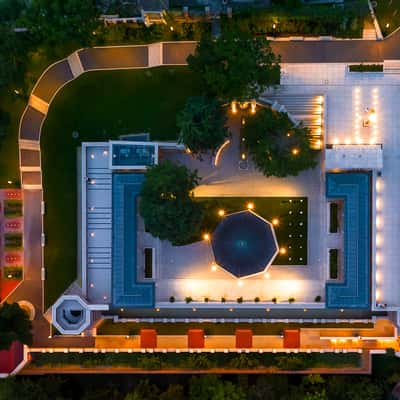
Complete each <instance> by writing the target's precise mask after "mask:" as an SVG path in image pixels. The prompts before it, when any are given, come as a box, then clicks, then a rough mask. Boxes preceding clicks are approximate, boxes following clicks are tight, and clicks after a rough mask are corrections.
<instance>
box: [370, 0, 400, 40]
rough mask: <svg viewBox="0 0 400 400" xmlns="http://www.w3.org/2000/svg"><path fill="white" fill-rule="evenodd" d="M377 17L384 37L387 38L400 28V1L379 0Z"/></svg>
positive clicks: (376, 10)
mask: <svg viewBox="0 0 400 400" xmlns="http://www.w3.org/2000/svg"><path fill="white" fill-rule="evenodd" d="M377 3H378V5H377V6H376V8H375V15H376V17H377V18H378V22H379V25H380V27H381V30H382V33H383V36H387V35H389V34H390V33H392V32H393V31H394V30H396V29H397V28H398V27H399V26H400V0H377Z"/></svg>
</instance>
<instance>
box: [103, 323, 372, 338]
mask: <svg viewBox="0 0 400 400" xmlns="http://www.w3.org/2000/svg"><path fill="white" fill-rule="evenodd" d="M192 328H193V329H196V328H201V329H204V333H205V334H206V335H234V334H235V331H236V329H251V330H252V331H253V334H254V335H281V334H282V333H283V330H284V329H294V328H338V329H340V328H351V329H367V328H373V324H371V323H367V324H363V323H354V324H346V323H339V324H337V323H325V324H312V323H303V324H296V323H280V322H279V323H278V322H277V323H265V324H264V323H259V322H254V323H229V322H223V323H210V322H202V323H185V322H174V323H164V322H162V323H161V322H160V323H157V322H154V323H138V322H125V323H122V322H119V323H114V322H112V321H108V320H105V321H104V322H103V323H102V324H101V325H100V326H99V327H98V328H97V334H98V335H124V336H125V335H138V334H139V331H140V329H156V330H157V333H158V334H160V335H186V334H187V331H188V329H192Z"/></svg>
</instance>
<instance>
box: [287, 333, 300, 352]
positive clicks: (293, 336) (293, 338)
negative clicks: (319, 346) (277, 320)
mask: <svg viewBox="0 0 400 400" xmlns="http://www.w3.org/2000/svg"><path fill="white" fill-rule="evenodd" d="M283 346H284V347H286V348H289V349H296V348H299V347H300V329H285V330H284V334H283Z"/></svg>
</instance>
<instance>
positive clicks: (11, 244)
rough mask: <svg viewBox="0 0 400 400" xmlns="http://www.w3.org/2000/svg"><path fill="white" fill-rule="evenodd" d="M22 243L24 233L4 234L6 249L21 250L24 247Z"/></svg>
mask: <svg viewBox="0 0 400 400" xmlns="http://www.w3.org/2000/svg"><path fill="white" fill-rule="evenodd" d="M22 245H23V242H22V233H5V234H4V248H5V249H6V250H20V249H22Z"/></svg>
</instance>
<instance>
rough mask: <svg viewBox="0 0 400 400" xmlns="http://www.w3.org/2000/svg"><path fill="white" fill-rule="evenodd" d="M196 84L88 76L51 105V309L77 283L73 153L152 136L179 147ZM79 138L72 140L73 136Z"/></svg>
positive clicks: (180, 70)
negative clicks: (178, 119)
mask: <svg viewBox="0 0 400 400" xmlns="http://www.w3.org/2000/svg"><path fill="white" fill-rule="evenodd" d="M199 93H200V84H199V82H198V80H197V79H196V77H195V76H194V75H193V74H192V73H191V72H190V71H189V70H188V69H187V68H186V67H174V68H169V67H168V68H166V67H165V68H158V69H151V70H130V71H106V72H91V73H88V74H84V75H82V76H81V77H80V78H79V79H77V80H75V81H73V82H71V83H70V84H68V85H67V86H66V87H65V88H64V89H63V90H61V91H60V93H59V94H58V95H57V97H56V99H55V100H54V102H53V103H52V105H51V107H50V110H49V113H48V117H47V119H46V121H45V123H44V125H43V130H42V137H41V148H42V164H43V185H44V200H45V201H46V216H45V221H44V224H45V227H44V228H45V233H46V239H47V246H46V248H45V266H46V269H47V277H46V278H47V279H46V286H45V300H46V305H47V306H49V305H51V304H52V303H53V302H54V301H55V300H56V299H57V297H58V296H59V295H60V293H61V292H62V291H63V290H65V289H66V288H67V287H68V285H69V284H70V283H71V282H72V281H73V280H74V279H75V277H76V271H77V269H76V251H77V247H76V246H77V244H76V243H77V241H76V236H77V233H76V232H77V223H76V218H77V214H76V210H77V192H76V188H77V181H76V173H77V165H76V164H77V158H76V155H77V148H78V146H79V145H80V143H81V142H82V141H95V140H109V139H113V138H117V137H118V136H119V135H121V134H126V133H134V132H150V134H151V139H159V140H168V139H176V137H177V128H176V126H175V115H176V113H177V111H178V110H180V109H181V108H182V107H183V105H184V102H185V99H186V98H187V97H188V96H191V95H196V94H199ZM73 131H77V132H79V138H78V139H74V138H73V137H72V132H73Z"/></svg>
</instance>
